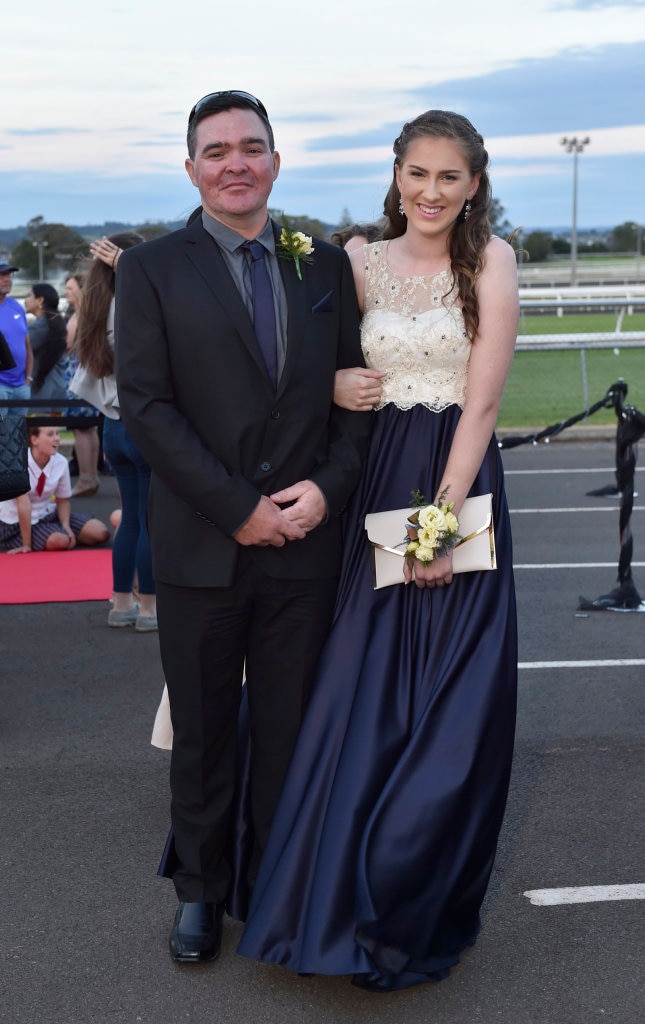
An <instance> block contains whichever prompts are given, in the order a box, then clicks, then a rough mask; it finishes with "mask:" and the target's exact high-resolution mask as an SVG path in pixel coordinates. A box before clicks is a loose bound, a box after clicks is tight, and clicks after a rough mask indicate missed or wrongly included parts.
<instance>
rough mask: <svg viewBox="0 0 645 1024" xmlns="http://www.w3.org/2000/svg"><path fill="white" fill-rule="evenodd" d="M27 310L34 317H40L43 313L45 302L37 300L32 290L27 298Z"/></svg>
mask: <svg viewBox="0 0 645 1024" xmlns="http://www.w3.org/2000/svg"><path fill="white" fill-rule="evenodd" d="M25 310H26V311H27V313H31V314H32V315H33V316H40V314H41V313H42V311H43V300H42V299H37V298H36V296H35V295H34V293H33V290H32V289H31V288H30V289H29V291H28V292H27V295H26V296H25Z"/></svg>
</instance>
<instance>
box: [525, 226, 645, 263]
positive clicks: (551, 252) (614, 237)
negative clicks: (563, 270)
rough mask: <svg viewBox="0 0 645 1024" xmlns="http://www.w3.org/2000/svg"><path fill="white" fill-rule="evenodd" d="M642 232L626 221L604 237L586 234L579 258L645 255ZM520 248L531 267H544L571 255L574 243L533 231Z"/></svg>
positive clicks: (560, 237) (581, 242) (581, 238)
mask: <svg viewBox="0 0 645 1024" xmlns="http://www.w3.org/2000/svg"><path fill="white" fill-rule="evenodd" d="M642 232H643V228H642V226H640V225H638V224H636V223H635V222H634V221H625V223H624V224H619V225H618V226H617V227H615V228H614V229H613V230H612V231H609V232H607V234H606V235H602V236H600V235H598V234H597V232H591V233H589V232H582V233H581V235H582V237H580V234H579V237H578V255H579V256H584V255H585V253H596V252H600V253H602V252H606V253H612V252H613V253H617V252H621V253H636V252H641V251H642ZM519 246H520V247H521V249H522V250H523V252H524V259H525V260H526V261H527V262H529V261H530V262H531V263H543V262H544V261H545V260H548V259H551V258H553V257H557V256H568V255H569V254H570V252H571V242H570V240H569V239H568V238H565V237H563V236H562V235H555V234H552V233H551V232H549V231H530V232H529V233H528V234H527V235H525V236H524V237H520V240H519Z"/></svg>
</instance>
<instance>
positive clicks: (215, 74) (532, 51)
mask: <svg viewBox="0 0 645 1024" xmlns="http://www.w3.org/2000/svg"><path fill="white" fill-rule="evenodd" d="M107 2H108V5H109V4H110V0H107ZM185 10H186V14H185V15H184V13H183V12H182V10H181V8H180V7H179V6H178V5H177V4H176V3H175V2H174V0H156V2H153V0H138V2H137V3H136V5H132V6H131V7H126V6H125V5H124V4H123V0H113V2H112V4H111V6H110V5H109V6H107V7H106V8H104V9H102V10H101V13H100V14H99V13H98V12H97V13H96V14H95V13H94V11H95V9H92V8H88V5H87V3H86V2H83V0H59V2H58V3H57V4H56V5H55V8H52V5H51V2H50V0H33V2H32V3H31V4H30V5H29V6H28V7H27V8H25V10H24V12H23V11H22V10H17V9H16V8H11V9H10V10H9V11H8V12H5V15H4V19H3V25H4V37H5V47H3V49H4V55H3V61H2V63H1V66H0V80H1V81H2V82H3V84H4V89H3V96H4V98H5V108H4V110H3V119H2V127H0V227H14V226H16V225H17V224H20V223H25V222H26V221H27V220H28V219H29V218H30V217H33V216H36V215H39V214H40V215H43V216H44V217H45V219H46V220H48V221H63V222H65V223H71V224H84V223H88V222H93V223H102V222H103V221H105V220H124V221H130V222H142V221H145V220H174V219H179V218H181V217H183V216H184V215H185V214H186V213H187V212H189V211H190V210H191V209H192V208H193V206H194V205H195V203H196V199H197V195H196V193H195V191H194V189H193V188H192V186H191V185H190V182H189V181H188V178H187V177H186V174H185V171H184V169H183V162H184V157H185V142H184V132H185V121H186V114H187V111H188V110H189V109H190V107H191V106H192V104H193V103H194V102H195V100H196V99H198V98H199V97H200V96H201V95H203V94H204V93H206V92H209V91H212V90H213V89H219V88H242V89H247V90H249V91H251V92H254V93H255V94H256V95H258V96H260V97H261V98H262V100H263V101H264V102H265V104H266V106H267V108H268V109H269V113H270V115H271V120H272V122H273V125H274V129H275V134H276V142H277V146H278V149H279V150H280V152H281V155H282V170H281V173H280V177H279V179H278V182H277V183H276V186H275V189H274V193H273V196H272V198H271V205H272V206H274V207H276V208H279V209H284V210H285V211H286V212H287V213H291V214H303V213H306V214H309V215H310V216H312V217H319V218H320V219H322V220H324V221H328V222H336V221H338V219H339V218H340V216H341V213H342V211H343V210H344V209H348V210H349V211H350V214H351V216H352V217H353V218H354V219H355V220H370V219H373V218H375V217H378V216H379V215H380V212H381V207H382V201H383V196H384V193H385V191H386V189H387V185H388V183H389V180H390V174H391V162H392V150H391V145H392V140H393V138H394V137H395V136H396V135H397V134H398V132H399V130H400V126H401V124H402V123H403V121H405V120H407V119H409V118H411V117H414V116H416V114H418V113H420V112H421V111H422V110H425V109H428V108H430V107H438V108H447V109H454V110H458V111H460V112H461V113H464V114H466V116H467V117H469V118H470V119H471V120H472V121H473V123H474V124H475V125H476V127H477V128H478V129H479V130H480V131H481V132H482V134H483V135H484V137H485V139H486V142H487V146H488V149H489V153H490V155H491V172H492V180H493V191H494V194H495V195H496V196H497V197H498V198H499V199H500V201H501V202H502V204H503V205H504V207H505V208H506V213H507V217H508V219H509V220H510V221H511V223H512V224H513V225H516V226H522V227H525V228H531V227H556V226H560V225H563V226H566V225H567V224H568V223H569V222H570V219H571V206H572V201H571V200H572V182H573V158H572V157H571V156H570V155H567V154H566V153H565V151H564V149H563V147H562V146H561V145H560V144H559V139H560V138H561V137H562V136H563V135H569V136H571V135H574V134H575V135H577V136H579V137H580V136H587V135H588V136H589V137H590V139H591V142H590V144H589V146H588V147H587V148H586V149H585V152H584V153H583V154H582V155H581V157H580V159H579V165H578V166H579V190H578V224H579V226H580V227H581V228H584V227H596V226H598V227H601V226H613V225H615V224H619V223H622V222H623V221H625V220H636V221H638V222H640V223H643V222H645V209H644V199H643V195H644V189H643V178H644V174H643V171H644V170H645V2H644V0H629V2H623V3H615V2H612V0H606V2H604V0H599V2H581V0H531V2H530V3H529V2H528V0H526V2H523V3H518V2H517V0H488V2H487V4H485V5H484V4H481V0H461V2H460V4H459V5H458V6H456V5H453V6H452V7H451V6H450V5H447V4H446V3H445V0H426V3H425V4H424V5H423V7H421V6H419V5H416V6H408V7H399V8H396V9H393V8H392V6H391V5H387V6H385V5H383V6H381V5H376V4H375V3H374V2H373V0H354V3H353V4H351V5H348V4H347V2H346V0H326V3H325V5H324V8H322V9H321V10H316V9H313V8H312V5H310V4H305V3H303V2H302V0H276V2H274V3H273V4H271V5H267V4H265V3H260V2H259V0H247V3H246V4H245V5H244V6H243V7H242V6H241V5H238V7H236V8H232V9H224V8H223V7H222V6H221V5H214V4H213V3H212V2H208V3H207V2H206V0H193V2H192V4H191V5H189V6H186V8H185ZM90 15H91V20H92V25H90V24H89V18H90ZM95 18H96V22H95ZM39 26H40V28H39ZM7 44H9V45H7Z"/></svg>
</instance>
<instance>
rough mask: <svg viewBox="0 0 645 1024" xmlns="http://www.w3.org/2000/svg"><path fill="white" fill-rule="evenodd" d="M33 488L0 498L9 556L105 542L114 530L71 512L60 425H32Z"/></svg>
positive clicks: (1, 537)
mask: <svg viewBox="0 0 645 1024" xmlns="http://www.w3.org/2000/svg"><path fill="white" fill-rule="evenodd" d="M27 436H28V438H29V454H28V456H27V461H28V465H29V484H30V487H29V491H28V493H27V494H21V495H20V496H19V497H18V498H11V499H10V500H9V501H2V502H0V545H2V546H3V547H4V548H5V549H6V551H7V554H9V555H20V554H26V553H28V552H29V551H69V550H71V548H73V547H75V546H76V545H77V544H83V545H86V546H93V545H96V544H105V542H106V541H107V540H108V539H109V536H110V531H109V529H108V527H107V526H106V525H105V523H102V522H101V520H100V519H93V518H91V517H90V516H87V515H81V514H80V513H78V512H72V505H71V501H70V497H71V493H72V485H71V481H70V478H69V466H68V464H67V459H66V458H65V457H64V456H63V455H61V454H60V452H59V451H58V447H59V445H60V435H59V433H58V428H57V427H28V428H27Z"/></svg>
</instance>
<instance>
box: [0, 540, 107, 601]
mask: <svg viewBox="0 0 645 1024" xmlns="http://www.w3.org/2000/svg"><path fill="white" fill-rule="evenodd" d="M111 595H112V550H111V548H92V549H85V548H81V549H80V550H74V551H33V552H30V553H29V554H23V555H6V554H0V604H47V603H49V602H58V601H107V600H108V599H109V598H110V596H111Z"/></svg>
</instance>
